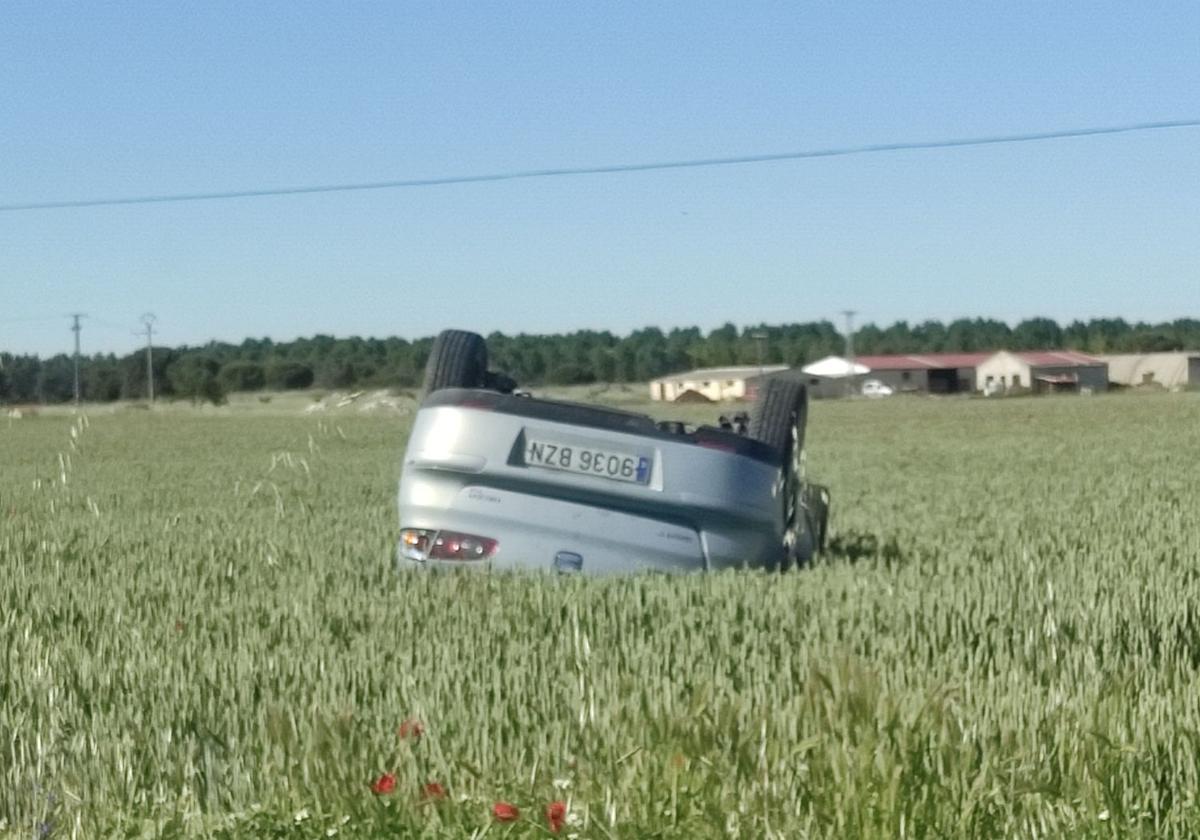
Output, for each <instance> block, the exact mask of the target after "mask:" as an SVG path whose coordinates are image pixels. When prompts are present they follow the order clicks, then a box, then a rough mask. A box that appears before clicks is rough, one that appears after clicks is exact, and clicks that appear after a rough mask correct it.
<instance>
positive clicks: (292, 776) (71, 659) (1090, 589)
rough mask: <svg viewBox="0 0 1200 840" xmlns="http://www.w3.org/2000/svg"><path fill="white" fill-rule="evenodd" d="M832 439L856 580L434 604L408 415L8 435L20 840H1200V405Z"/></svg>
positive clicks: (0, 434)
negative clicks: (551, 818) (409, 536)
mask: <svg viewBox="0 0 1200 840" xmlns="http://www.w3.org/2000/svg"><path fill="white" fill-rule="evenodd" d="M654 408H655V410H660V411H661V409H662V407H661V406H657V407H654ZM713 411H714V409H713V408H712V407H709V408H707V409H705V408H694V407H689V408H687V409H684V410H683V411H682V413H683V414H685V415H691V416H692V417H693V418H696V419H698V418H699V417H700V416H707V414H710V413H712V412H713ZM669 413H674V414H678V413H679V412H669ZM812 413H813V416H812V420H811V427H810V436H809V446H810V451H811V456H810V460H809V466H810V472H811V473H812V474H814V475H815V476H818V477H819V478H820V479H821V480H822V481H825V482H827V483H828V484H830V485H831V487H832V488H833V492H834V504H835V507H834V513H833V519H832V523H831V527H832V537H833V549H834V550H833V551H832V552H831V555H830V556H829V557H828V558H827V559H826V560H825V561H823V562H822V563H821V564H820V565H818V566H817V567H816V568H814V569H811V570H808V571H805V572H803V573H800V574H795V575H790V576H787V577H785V578H779V577H772V576H770V575H766V574H721V575H713V576H708V577H703V576H698V577H686V578H663V577H637V578H632V579H612V580H577V579H554V578H546V579H541V578H533V579H531V578H526V577H510V576H501V575H495V576H465V577H462V576H441V575H437V576H427V575H403V576H397V575H396V574H395V573H394V572H393V571H392V567H391V552H392V547H393V541H394V538H395V529H396V525H395V522H394V505H393V493H394V482H395V479H396V477H397V475H398V471H399V457H400V453H401V452H402V449H403V445H404V440H405V435H406V433H407V427H408V423H409V422H410V419H411V414H409V413H406V412H404V411H402V410H401V411H390V412H386V413H383V412H376V413H370V412H357V411H355V410H354V409H353V407H347V408H346V409H343V410H339V411H331V412H328V413H325V414H321V415H316V414H307V415H306V414H301V413H300V412H299V410H298V407H297V410H294V411H289V410H286V407H285V406H281V405H280V404H278V403H277V402H276V401H272V403H270V404H259V405H258V407H257V408H256V407H254V406H249V405H247V406H239V405H234V406H231V407H227V408H223V409H205V410H195V411H193V410H186V409H183V408H175V409H165V410H159V409H156V410H155V411H152V412H146V411H140V412H139V411H113V412H96V413H92V414H89V415H73V414H71V413H69V412H43V413H41V414H40V415H39V416H36V417H25V418H22V419H20V420H9V419H6V418H3V417H0V464H2V465H3V470H2V472H0V570H3V576H2V577H0V651H3V653H2V654H0V656H2V657H3V662H2V663H0V835H3V836H13V837H38V836H43V837H68V836H73V837H110V836H111V837H177V836H203V837H268V836H278V837H326V836H339V837H374V836H422V837H425V836H428V837H464V836H470V835H472V833H476V836H478V833H479V832H482V831H484V830H485V829H488V830H489V831H490V832H491V833H492V834H495V835H498V836H508V835H509V834H511V835H512V836H529V837H538V836H548V829H547V827H546V826H547V823H546V820H545V818H544V815H543V809H544V807H545V805H546V804H547V803H549V802H551V801H554V800H560V799H561V800H563V801H564V802H567V804H568V819H569V824H568V825H566V826H565V827H564V829H563V834H564V835H566V834H568V833H571V834H577V835H579V836H581V837H650V836H657V837H680V838H683V837H700V836H704V837H707V836H740V837H755V838H757V837H764V836H776V837H900V836H903V837H946V836H967V837H996V836H1038V837H1044V836H1049V837H1062V836H1071V837H1113V836H1121V837H1124V836H1140V837H1164V836H1179V837H1185V836H1195V835H1196V834H1198V833H1200V808H1198V806H1197V800H1196V797H1197V793H1196V792H1197V791H1198V790H1200V778H1198V776H1200V743H1198V742H1200V692H1197V691H1196V690H1195V686H1196V684H1197V676H1198V673H1197V671H1198V668H1200V567H1197V564H1196V561H1197V558H1200V530H1198V529H1197V528H1196V527H1195V511H1196V510H1198V509H1200V472H1198V471H1197V470H1195V469H1194V465H1195V464H1196V463H1197V459H1198V457H1200V398H1198V397H1197V396H1196V395H1192V394H1180V395H1161V396H1155V397H1146V398H1135V397H1095V398H1046V399H1014V400H1000V401H984V400H940V401H939V400H918V399H913V400H908V399H897V400H889V401H879V402H853V403H845V402H823V403H816V404H814V406H813V412H812ZM406 720H410V721H411V720H416V721H420V723H421V729H422V734H421V735H420V736H419V737H415V736H414V735H413V734H412V731H411V725H410V726H409V727H408V728H407V731H406V735H405V737H401V736H400V735H399V734H398V729H399V728H400V727H401V725H402V724H403V723H404V722H405V721H406ZM384 773H390V774H393V775H394V776H395V778H396V787H395V790H394V791H393V792H392V793H390V794H386V795H378V796H377V795H374V794H372V793H371V791H370V790H369V785H370V784H371V782H372V781H373V780H375V779H377V778H378V777H379V776H380V775H381V774H384ZM429 782H436V783H438V784H440V785H442V786H443V787H444V789H445V791H446V797H445V798H444V799H433V800H430V799H424V800H423V799H422V797H421V790H422V787H423V786H424V785H426V784H427V783H429ZM497 801H505V802H510V803H512V804H514V805H516V806H517V807H518V808H519V809H520V811H521V818H520V819H519V820H518V821H517V822H514V823H508V824H502V823H497V822H495V821H494V819H493V817H492V814H491V807H492V805H493V804H494V803H495V802H497ZM329 832H336V834H329Z"/></svg>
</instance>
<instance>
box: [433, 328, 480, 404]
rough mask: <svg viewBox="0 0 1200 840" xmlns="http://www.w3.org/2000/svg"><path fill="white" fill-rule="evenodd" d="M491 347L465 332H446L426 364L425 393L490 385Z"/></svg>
mask: <svg viewBox="0 0 1200 840" xmlns="http://www.w3.org/2000/svg"><path fill="white" fill-rule="evenodd" d="M487 372H488V369H487V344H486V343H485V342H484V340H483V336H481V335H478V334H477V333H473V332H467V331H465V330H442V331H441V332H440V333H439V334H438V337H437V338H435V339H434V340H433V348H432V349H431V350H430V351H429V361H427V362H426V363H425V393H426V394H432V393H433V392H434V391H440V390H442V389H443V388H482V387H484V385H485V384H486V383H487Z"/></svg>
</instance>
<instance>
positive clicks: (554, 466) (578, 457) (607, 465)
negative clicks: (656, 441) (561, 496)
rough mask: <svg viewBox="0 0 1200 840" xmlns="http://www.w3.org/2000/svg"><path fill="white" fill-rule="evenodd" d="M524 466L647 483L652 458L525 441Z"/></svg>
mask: <svg viewBox="0 0 1200 840" xmlns="http://www.w3.org/2000/svg"><path fill="white" fill-rule="evenodd" d="M525 465H526V466H530V467H546V468H547V469H551V470H562V471H563V472H569V473H576V474H578V475H595V476H599V477H601V478H611V479H613V480H614V481H628V482H630V483H632V484H647V483H649V481H650V459H649V458H647V457H646V456H645V455H631V454H629V453H628V452H616V451H614V450H611V449H605V448H604V447H602V446H586V445H580V444H574V443H557V442H553V441H548V440H538V439H536V438H526V440H525Z"/></svg>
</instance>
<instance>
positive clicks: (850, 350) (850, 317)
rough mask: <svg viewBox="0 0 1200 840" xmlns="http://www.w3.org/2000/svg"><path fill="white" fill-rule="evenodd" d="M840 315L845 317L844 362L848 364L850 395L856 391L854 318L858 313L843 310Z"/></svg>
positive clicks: (851, 310)
mask: <svg viewBox="0 0 1200 840" xmlns="http://www.w3.org/2000/svg"><path fill="white" fill-rule="evenodd" d="M842 314H843V315H845V316H846V361H847V362H848V363H849V366H850V370H849V371H848V372H849V374H850V376H849V379H850V393H854V392H855V391H856V390H857V389H856V388H855V387H854V382H855V379H857V377H856V376H855V373H854V367H855V363H854V316H855V315H857V314H858V313H857V312H856V311H855V310H853V309H843V310H842Z"/></svg>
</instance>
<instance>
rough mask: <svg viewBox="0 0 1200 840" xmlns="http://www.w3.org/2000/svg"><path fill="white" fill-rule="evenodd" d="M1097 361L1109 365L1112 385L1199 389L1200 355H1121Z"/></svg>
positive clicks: (1109, 356) (1102, 357)
mask: <svg viewBox="0 0 1200 840" xmlns="http://www.w3.org/2000/svg"><path fill="white" fill-rule="evenodd" d="M1097 358H1098V359H1101V360H1103V361H1104V362H1107V363H1108V381H1109V382H1110V383H1112V384H1113V385H1119V386H1122V387H1126V388H1133V387H1141V386H1151V387H1160V388H1166V389H1168V390H1172V391H1176V390H1183V389H1185V388H1200V352H1191V353H1187V352H1183V353H1120V354H1113V355H1105V356H1097Z"/></svg>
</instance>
